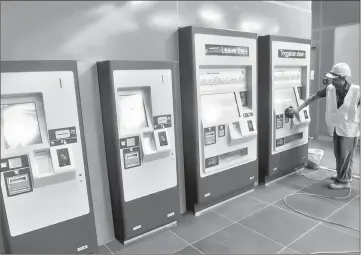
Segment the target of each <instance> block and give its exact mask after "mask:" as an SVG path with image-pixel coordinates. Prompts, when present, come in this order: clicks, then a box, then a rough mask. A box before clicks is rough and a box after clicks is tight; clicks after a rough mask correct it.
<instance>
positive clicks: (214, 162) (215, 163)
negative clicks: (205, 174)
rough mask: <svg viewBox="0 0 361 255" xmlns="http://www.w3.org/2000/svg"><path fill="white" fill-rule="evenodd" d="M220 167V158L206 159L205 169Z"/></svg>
mask: <svg viewBox="0 0 361 255" xmlns="http://www.w3.org/2000/svg"><path fill="white" fill-rule="evenodd" d="M218 165H219V158H218V156H215V157H211V158H206V159H205V168H210V167H214V166H218Z"/></svg>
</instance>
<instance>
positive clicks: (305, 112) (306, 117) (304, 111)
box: [303, 110, 308, 119]
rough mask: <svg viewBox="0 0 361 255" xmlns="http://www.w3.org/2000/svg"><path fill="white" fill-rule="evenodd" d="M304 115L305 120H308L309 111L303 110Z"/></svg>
mask: <svg viewBox="0 0 361 255" xmlns="http://www.w3.org/2000/svg"><path fill="white" fill-rule="evenodd" d="M303 113H304V115H305V119H308V113H307V111H306V110H303Z"/></svg>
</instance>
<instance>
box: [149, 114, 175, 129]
mask: <svg viewBox="0 0 361 255" xmlns="http://www.w3.org/2000/svg"><path fill="white" fill-rule="evenodd" d="M153 123H154V130H158V129H163V128H170V127H172V115H171V114H167V115H159V116H154V117H153Z"/></svg>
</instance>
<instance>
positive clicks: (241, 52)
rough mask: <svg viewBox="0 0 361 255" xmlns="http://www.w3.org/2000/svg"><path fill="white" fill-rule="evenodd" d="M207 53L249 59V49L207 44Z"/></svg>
mask: <svg viewBox="0 0 361 255" xmlns="http://www.w3.org/2000/svg"><path fill="white" fill-rule="evenodd" d="M205 52H206V55H217V56H242V57H248V56H249V47H245V46H230V45H215V44H206V45H205Z"/></svg>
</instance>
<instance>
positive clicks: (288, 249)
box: [286, 247, 301, 254]
mask: <svg viewBox="0 0 361 255" xmlns="http://www.w3.org/2000/svg"><path fill="white" fill-rule="evenodd" d="M286 249H288V250H290V251H293V252H296V253H297V254H301V252H298V251H296V250H294V249H291V248H290V247H287V248H286Z"/></svg>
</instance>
